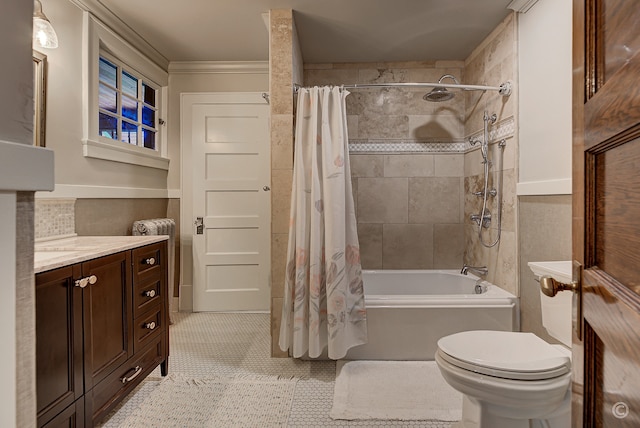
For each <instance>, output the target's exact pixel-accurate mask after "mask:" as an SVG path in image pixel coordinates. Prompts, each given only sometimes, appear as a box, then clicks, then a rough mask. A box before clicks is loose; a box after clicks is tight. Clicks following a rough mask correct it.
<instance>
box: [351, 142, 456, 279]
mask: <svg viewBox="0 0 640 428" xmlns="http://www.w3.org/2000/svg"><path fill="white" fill-rule="evenodd" d="M463 161H464V159H463V155H462V154H454V155H451V154H435V155H434V154H410V155H409V154H369V155H361V154H352V155H351V171H352V173H351V175H352V177H353V178H352V180H353V184H354V199H355V201H356V217H357V222H358V238H359V240H360V252H361V258H362V267H363V268H364V269H433V268H440V269H446V268H458V267H460V266H461V263H462V256H463V252H464V248H463V245H464V229H463V224H462V221H463V217H462V216H463V214H464V209H463V206H462V204H463V199H462V190H463V188H462V186H463V178H462V174H463V172H464V164H463Z"/></svg>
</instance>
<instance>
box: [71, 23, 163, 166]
mask: <svg viewBox="0 0 640 428" xmlns="http://www.w3.org/2000/svg"><path fill="white" fill-rule="evenodd" d="M83 27H84V28H83V33H84V37H83V45H84V46H83V85H84V96H83V103H84V108H83V118H82V120H83V126H82V130H83V140H82V144H83V154H84V156H85V157H89V158H97V159H104V160H110V161H114V162H122V163H128V164H134V165H140V166H146V167H151V168H158V169H164V170H168V169H169V158H168V156H167V151H168V150H167V143H166V141H167V138H166V137H167V127H166V126H165V125H159V127H158V132H157V136H158V138H157V141H156V144H157V150H150V149H148V148H145V147H139V146H133V145H131V144H127V143H124V142H121V141H115V140H110V139H108V138H104V137H100V135H99V134H98V96H99V95H98V79H99V66H98V64H99V58H100V50H101V48H102V49H105V50H107V51H109V52H110V53H111V54H113V55H115V56H116V57H117V58H118V59H119V60H120V61H122V62H123V63H125V64H126V65H127V66H128V67H130V68H132V69H133V70H135V71H136V72H137V73H139V74H141V75H142V76H144V78H146V79H148V80H150V81H151V82H152V83H153V84H155V85H157V86H158V87H159V88H160V89H159V90H158V100H157V104H158V118H162V116H163V115H165V114H166V112H167V93H168V91H167V85H168V84H169V83H168V82H169V75H168V73H167V72H166V71H165V70H163V69H162V68H160V67H159V66H157V65H156V64H155V63H154V62H152V61H151V60H150V59H148V58H147V57H146V56H145V55H144V54H142V53H141V52H140V51H138V50H137V49H136V48H134V47H133V46H131V45H130V44H129V43H127V42H126V41H125V40H123V39H122V38H121V37H120V36H118V35H117V34H115V33H114V32H112V31H111V30H109V29H108V28H107V27H106V26H104V25H103V24H102V23H101V22H100V21H98V20H97V19H96V18H95V17H94V16H93V15H91V13H89V12H86V11H85V12H84V22H83Z"/></svg>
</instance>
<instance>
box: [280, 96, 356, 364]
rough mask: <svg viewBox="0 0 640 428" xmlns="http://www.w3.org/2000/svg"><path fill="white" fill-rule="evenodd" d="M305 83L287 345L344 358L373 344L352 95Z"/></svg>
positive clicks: (296, 352)
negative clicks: (353, 157) (354, 177)
mask: <svg viewBox="0 0 640 428" xmlns="http://www.w3.org/2000/svg"><path fill="white" fill-rule="evenodd" d="M348 94H349V93H348V92H347V91H345V90H342V89H341V88H339V87H322V88H318V87H314V88H301V89H300V90H299V92H298V109H297V113H296V115H297V116H296V121H297V124H296V131H295V158H294V170H293V189H292V193H291V218H290V224H289V246H288V251H287V271H286V278H285V290H284V304H283V308H282V324H281V327H280V343H279V344H280V348H281V349H282V350H283V351H286V350H290V351H291V354H292V355H293V357H295V358H299V357H302V356H304V355H305V354H307V353H308V356H309V357H311V358H315V357H318V356H320V354H321V353H322V351H323V350H324V348H325V347H327V348H328V349H327V351H328V356H329V358H331V359H340V358H343V357H344V356H345V354H346V353H347V350H348V349H349V348H351V347H353V346H356V345H360V344H363V343H366V341H367V325H366V312H365V304H364V290H363V283H362V269H361V266H360V248H359V245H358V236H357V233H356V218H355V211H354V204H353V194H352V191H351V173H350V167H349V151H348V138H347V119H346V110H345V98H346V96H347V95H348Z"/></svg>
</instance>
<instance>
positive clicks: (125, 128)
mask: <svg viewBox="0 0 640 428" xmlns="http://www.w3.org/2000/svg"><path fill="white" fill-rule="evenodd" d="M120 140H121V141H122V142H124V143H127V144H133V145H134V146H136V145H138V127H137V126H136V125H135V124H133V123H131V122H127V121H126V120H123V121H122V134H121V136H120Z"/></svg>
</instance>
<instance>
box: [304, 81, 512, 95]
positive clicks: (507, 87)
mask: <svg viewBox="0 0 640 428" xmlns="http://www.w3.org/2000/svg"><path fill="white" fill-rule="evenodd" d="M336 86H338V85H336ZM339 86H340V87H341V88H344V89H373V88H450V89H461V90H463V91H498V93H499V94H500V95H502V96H503V97H508V96H509V95H511V81H510V80H507V81H506V82H504V83H502V84H501V85H500V86H484V85H460V84H457V83H353V84H350V85H339ZM303 87H304V86H302V85H299V84H297V83H294V84H293V92H294V93H296V92H298V89H300V88H303Z"/></svg>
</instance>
